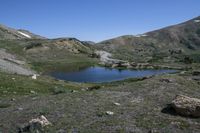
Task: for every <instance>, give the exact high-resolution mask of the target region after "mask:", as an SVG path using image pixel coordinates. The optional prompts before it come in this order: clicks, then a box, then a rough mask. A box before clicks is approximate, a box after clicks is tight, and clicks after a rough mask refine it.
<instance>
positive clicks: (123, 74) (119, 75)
mask: <svg viewBox="0 0 200 133" xmlns="http://www.w3.org/2000/svg"><path fill="white" fill-rule="evenodd" d="M174 72H176V70H128V69H115V68H106V67H98V66H95V67H87V68H84V69H81V70H79V71H74V72H61V71H60V72H59V71H54V72H51V73H50V75H51V76H53V77H55V78H56V79H61V80H66V81H73V82H90V83H102V82H111V81H119V80H124V79H127V78H140V77H145V76H151V75H158V74H163V73H174Z"/></svg>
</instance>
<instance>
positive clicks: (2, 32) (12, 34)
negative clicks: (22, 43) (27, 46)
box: [0, 25, 45, 40]
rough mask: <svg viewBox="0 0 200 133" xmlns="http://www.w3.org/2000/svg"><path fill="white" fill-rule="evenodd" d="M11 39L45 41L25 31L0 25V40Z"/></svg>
mask: <svg viewBox="0 0 200 133" xmlns="http://www.w3.org/2000/svg"><path fill="white" fill-rule="evenodd" d="M6 39H8V40H12V39H45V38H44V37H42V36H39V35H36V34H33V33H31V32H29V31H27V30H23V29H20V30H16V29H13V28H10V27H7V26H4V25H0V40H6Z"/></svg>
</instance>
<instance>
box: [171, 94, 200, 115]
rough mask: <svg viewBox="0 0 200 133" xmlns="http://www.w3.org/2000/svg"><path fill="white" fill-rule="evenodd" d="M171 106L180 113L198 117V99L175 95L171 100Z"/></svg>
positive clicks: (199, 112)
mask: <svg viewBox="0 0 200 133" xmlns="http://www.w3.org/2000/svg"><path fill="white" fill-rule="evenodd" d="M172 107H173V108H174V109H175V111H176V113H178V114H180V115H183V116H192V117H200V99H197V98H190V97H188V96H184V95H177V96H176V97H175V99H174V100H173V101H172Z"/></svg>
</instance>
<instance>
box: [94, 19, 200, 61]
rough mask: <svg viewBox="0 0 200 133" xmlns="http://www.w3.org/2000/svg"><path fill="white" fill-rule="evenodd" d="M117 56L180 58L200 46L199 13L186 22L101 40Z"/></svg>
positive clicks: (150, 58) (149, 58) (150, 59)
mask: <svg viewBox="0 0 200 133" xmlns="http://www.w3.org/2000/svg"><path fill="white" fill-rule="evenodd" d="M97 48H99V49H103V50H106V51H108V52H111V53H113V55H114V56H115V57H116V58H120V59H124V60H133V61H142V62H143V61H144V62H148V61H149V62H150V61H152V60H160V61H166V62H168V61H174V60H181V59H180V55H188V54H194V53H195V52H196V53H197V52H198V51H199V50H200V16H199V17H196V18H194V19H192V20H189V21H187V22H184V23H181V24H178V25H174V26H169V27H166V28H163V29H159V30H155V31H151V32H147V33H144V34H141V35H135V36H134V35H125V36H121V37H117V38H113V39H110V40H106V41H102V42H100V43H98V45H97Z"/></svg>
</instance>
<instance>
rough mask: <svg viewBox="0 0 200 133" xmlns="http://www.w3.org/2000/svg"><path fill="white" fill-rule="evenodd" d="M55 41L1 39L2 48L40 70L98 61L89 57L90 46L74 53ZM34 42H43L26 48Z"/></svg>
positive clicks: (76, 67)
mask: <svg viewBox="0 0 200 133" xmlns="http://www.w3.org/2000/svg"><path fill="white" fill-rule="evenodd" d="M54 43H55V42H53V41H52V40H1V41H0V48H4V49H6V50H7V51H8V52H9V53H11V54H14V55H16V56H17V57H18V58H19V59H20V60H24V61H26V62H27V65H28V66H30V67H31V68H32V69H34V70H36V71H39V72H45V71H49V70H52V69H64V70H71V69H78V68H79V67H83V66H85V65H93V64H95V63H96V62H97V60H96V59H93V58H89V54H90V53H91V52H92V51H90V49H89V48H88V49H82V51H81V52H80V53H73V52H71V51H69V50H68V49H65V48H58V47H57V46H55V44H54ZM32 44H33V45H34V44H41V46H37V47H33V48H31V49H29V50H24V48H26V47H27V46H30V45H32ZM76 49H78V48H76Z"/></svg>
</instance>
